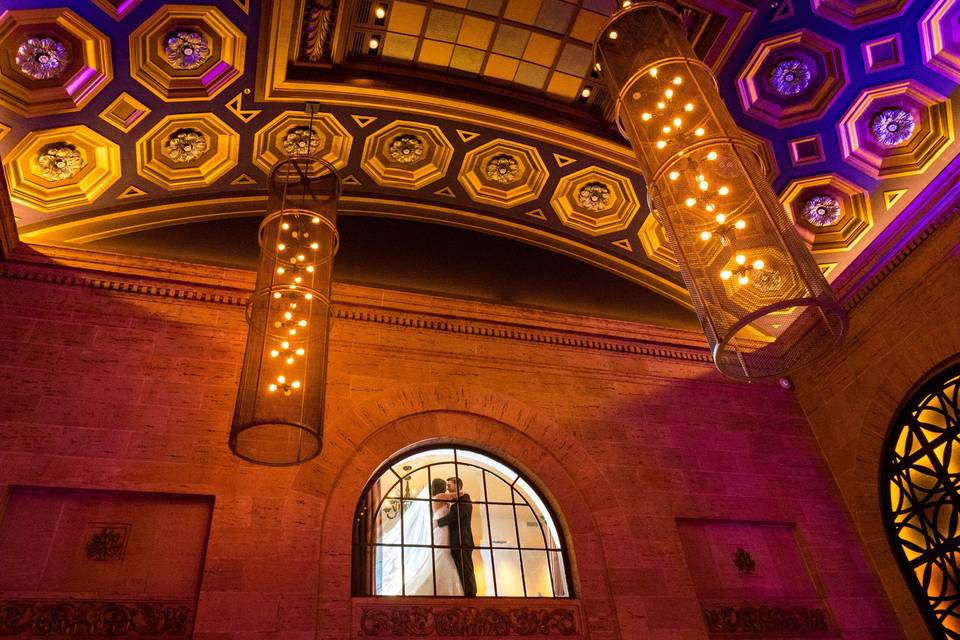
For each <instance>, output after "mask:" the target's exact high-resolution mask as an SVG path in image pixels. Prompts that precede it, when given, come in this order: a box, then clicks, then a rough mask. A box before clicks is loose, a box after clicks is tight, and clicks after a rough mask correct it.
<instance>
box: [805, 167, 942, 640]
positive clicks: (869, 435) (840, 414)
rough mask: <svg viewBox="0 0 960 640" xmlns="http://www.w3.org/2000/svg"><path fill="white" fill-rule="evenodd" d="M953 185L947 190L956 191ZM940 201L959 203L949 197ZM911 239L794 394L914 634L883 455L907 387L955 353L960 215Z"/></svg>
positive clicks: (917, 627) (916, 621)
mask: <svg viewBox="0 0 960 640" xmlns="http://www.w3.org/2000/svg"><path fill="white" fill-rule="evenodd" d="M953 185H954V186H952V189H953V191H954V194H956V193H957V192H960V187H958V186H956V182H954V183H953ZM955 197H956V195H954V198H955ZM946 202H947V204H949V205H950V206H952V207H953V208H954V209H955V208H956V206H957V205H956V200H955V199H947V201H946ZM951 203H952V204H951ZM921 239H922V238H921ZM918 244H919V246H918V247H917V248H916V249H915V250H913V251H912V252H909V257H908V258H903V259H901V260H897V261H895V262H893V263H892V265H891V267H888V268H889V269H890V270H889V272H888V273H889V275H886V277H885V278H884V279H883V280H882V282H880V283H879V284H878V285H877V286H876V287H875V288H873V290H872V291H870V294H869V295H867V296H865V297H863V298H861V299H859V300H855V301H856V302H858V304H856V305H851V304H848V306H852V308H851V309H850V331H849V334H848V337H847V339H846V341H845V343H844V345H843V346H842V348H840V349H839V350H837V351H836V352H835V353H833V354H832V356H831V357H829V358H827V359H825V360H823V361H821V362H820V363H818V364H817V365H816V367H815V368H812V369H811V370H809V371H806V372H803V373H802V374H800V375H798V376H797V377H796V382H797V397H798V399H799V401H800V404H801V406H802V407H803V410H804V412H805V413H806V416H807V418H808V420H809V422H810V425H811V428H812V429H813V432H814V434H815V436H816V438H817V441H818V443H819V446H820V449H821V451H822V452H823V455H824V457H825V458H826V460H827V463H828V465H829V467H830V470H831V471H832V473H833V475H834V476H835V478H836V482H837V485H838V486H839V488H840V491H841V493H842V494H843V498H844V501H845V502H846V504H847V506H848V508H849V510H850V513H851V516H852V517H853V519H854V522H855V524H856V527H857V530H858V533H859V535H860V537H861V539H862V541H863V545H864V546H865V547H866V549H867V550H868V553H869V556H870V559H871V561H872V563H873V565H874V566H875V568H876V570H877V572H878V574H879V575H880V578H881V580H882V582H883V585H884V588H885V589H886V592H887V594H888V595H889V597H890V599H891V601H892V603H893V605H894V607H895V609H896V611H897V615H898V617H899V619H900V622H901V625H902V626H903V628H904V631H905V633H906V635H907V637H908V638H910V639H911V640H913V639H917V640H919V639H927V638H930V635H929V632H928V631H927V629H926V626H925V625H924V623H923V620H922V619H921V617H920V614H919V611H918V609H917V607H916V605H915V603H914V601H913V597H912V596H911V594H910V592H909V590H908V588H907V584H906V582H905V581H904V578H903V576H902V574H901V573H900V570H899V568H898V566H897V564H896V562H895V561H894V557H893V555H892V553H891V550H890V544H889V542H888V540H887V536H886V532H885V531H884V529H883V523H882V520H881V514H880V496H879V488H880V476H879V474H880V460H881V455H882V446H883V444H884V439H885V437H886V435H887V432H888V430H889V428H890V424H891V421H892V420H893V418H894V416H895V415H896V413H897V410H898V408H899V406H900V404H901V403H902V402H904V401H905V400H906V399H907V396H908V395H909V392H910V391H911V389H912V388H913V387H914V386H915V385H916V384H917V383H919V382H920V381H921V380H922V379H923V378H924V377H925V376H926V374H927V373H928V372H929V371H930V370H931V369H933V368H934V367H936V366H937V365H938V364H940V363H941V362H943V361H945V360H947V359H948V358H950V357H951V356H954V355H956V354H957V353H960V287H958V286H957V283H958V282H960V216H956V215H953V217H952V219H950V220H949V221H948V222H946V223H945V224H944V226H943V227H942V228H940V229H938V230H937V231H936V232H935V233H934V234H933V235H931V236H929V238H928V239H926V240H925V241H924V242H922V243H918ZM911 248H912V247H911V246H909V245H908V246H907V247H906V249H907V250H909V249H911ZM893 267H896V268H893ZM881 273H882V272H881Z"/></svg>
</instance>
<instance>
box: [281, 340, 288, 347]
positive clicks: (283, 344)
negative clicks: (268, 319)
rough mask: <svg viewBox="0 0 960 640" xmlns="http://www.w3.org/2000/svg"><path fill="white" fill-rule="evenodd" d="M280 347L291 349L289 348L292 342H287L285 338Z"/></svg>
mask: <svg viewBox="0 0 960 640" xmlns="http://www.w3.org/2000/svg"><path fill="white" fill-rule="evenodd" d="M280 347H281V348H283V349H289V348H290V343H289V342H287V341H286V340H284V341H283V342H281V343H280Z"/></svg>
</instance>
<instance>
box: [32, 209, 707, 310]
mask: <svg viewBox="0 0 960 640" xmlns="http://www.w3.org/2000/svg"><path fill="white" fill-rule="evenodd" d="M264 206H265V200H264V197H263V196H260V195H252V196H249V195H248V196H241V197H232V198H214V199H210V200H201V201H196V200H192V199H185V200H183V201H181V202H173V203H162V204H150V205H147V206H142V207H137V208H130V209H123V210H119V211H113V212H110V213H101V214H99V215H98V214H93V215H91V214H76V215H70V216H64V217H60V218H56V219H54V220H50V221H46V222H41V223H34V224H31V225H28V226H26V227H24V228H21V229H20V238H21V239H22V240H23V241H24V242H30V243H35V244H53V245H64V244H69V245H78V244H85V243H88V242H94V241H96V240H102V239H105V238H111V237H116V236H122V235H126V234H130V233H136V232H138V231H146V230H149V229H157V228H161V227H168V226H172V225H177V224H187V223H190V222H201V221H205V220H217V219H225V218H234V217H243V216H262V215H263V208H264ZM339 213H340V214H342V215H351V214H352V215H367V216H382V217H388V218H400V219H405V220H416V221H419V222H430V223H436V224H447V225H450V226H454V227H459V228H462V229H469V230H472V231H479V232H483V233H491V234H494V235H498V236H501V237H505V238H509V239H512V240H518V241H520V242H526V243H527V244H531V245H533V246H536V247H540V248H542V249H547V250H549V251H554V252H556V253H559V254H561V255H565V256H568V257H570V258H574V259H577V260H581V261H583V262H586V263H587V264H591V265H593V266H596V267H600V268H602V269H606V270H608V271H610V272H612V273H615V274H617V275H619V276H621V277H623V278H626V279H627V280H630V281H631V282H634V283H636V284H639V285H641V286H644V287H646V288H648V289H650V290H651V291H653V292H655V293H657V294H659V295H662V296H664V297H666V298H668V299H670V300H673V301H674V302H676V303H678V304H680V305H683V306H684V307H686V308H691V306H690V298H689V295H688V294H687V291H686V289H684V288H683V287H682V286H681V285H679V284H677V283H675V282H673V281H671V280H669V279H667V278H664V277H662V276H659V275H657V274H656V273H654V272H652V271H651V270H650V268H649V266H647V265H644V264H639V263H634V262H631V261H629V260H625V259H623V258H621V257H620V256H618V255H616V254H615V253H614V250H613V248H612V247H611V249H610V250H609V251H606V250H601V249H599V248H596V247H592V246H589V245H586V244H584V243H582V242H578V241H576V240H572V239H570V238H566V237H563V236H560V235H558V234H557V233H556V232H554V231H552V230H549V229H539V228H535V227H533V226H531V225H530V224H524V223H518V222H514V221H511V220H504V219H501V218H495V217H493V216H489V215H484V214H481V213H474V212H470V211H466V210H463V209H462V208H459V207H445V206H440V205H434V204H430V205H428V204H422V203H410V202H405V201H402V200H395V199H391V198H386V197H385V198H372V197H361V196H349V195H344V196H341V198H340V206H339Z"/></svg>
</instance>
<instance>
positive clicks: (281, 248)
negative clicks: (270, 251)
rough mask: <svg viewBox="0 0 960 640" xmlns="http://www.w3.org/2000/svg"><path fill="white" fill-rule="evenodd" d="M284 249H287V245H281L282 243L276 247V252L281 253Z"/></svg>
mask: <svg viewBox="0 0 960 640" xmlns="http://www.w3.org/2000/svg"><path fill="white" fill-rule="evenodd" d="M286 248H287V245H285V244H283V243H282V242H281V243H280V244H278V245H277V251H283V250H284V249H286Z"/></svg>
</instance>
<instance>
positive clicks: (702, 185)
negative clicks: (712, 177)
mask: <svg viewBox="0 0 960 640" xmlns="http://www.w3.org/2000/svg"><path fill="white" fill-rule="evenodd" d="M709 188H710V183H709V182H707V181H706V180H701V181H700V190H701V191H706V190H707V189H709Z"/></svg>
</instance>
